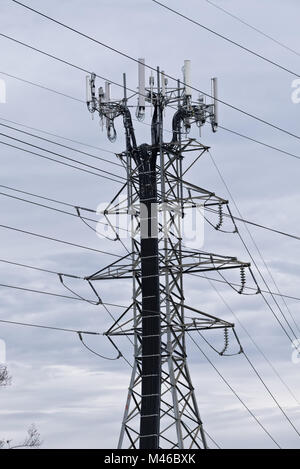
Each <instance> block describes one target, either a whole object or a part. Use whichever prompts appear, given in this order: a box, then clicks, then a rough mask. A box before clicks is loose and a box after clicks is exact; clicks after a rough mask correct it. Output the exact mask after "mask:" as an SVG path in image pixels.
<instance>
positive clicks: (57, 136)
mask: <svg viewBox="0 0 300 469" xmlns="http://www.w3.org/2000/svg"><path fill="white" fill-rule="evenodd" d="M0 36H1V34H0ZM22 44H23V43H22ZM23 45H25V46H27V45H26V44H23ZM27 47H29V46H27ZM40 52H41V53H42V51H40ZM58 60H59V59H58ZM0 73H2V74H3V75H7V76H10V77H12V78H15V79H16V80H20V81H23V82H25V83H27V84H30V85H33V86H37V87H40V85H38V84H37V83H34V82H30V81H28V80H24V79H23V78H20V77H16V76H14V75H10V74H8V73H5V72H0ZM97 76H98V75H97ZM103 79H106V78H103ZM106 80H108V79H106ZM108 81H110V82H111V80H108ZM115 84H116V85H118V86H121V85H120V84H118V83H115ZM42 88H44V89H45V90H47V91H51V92H53V93H58V94H60V95H63V96H64V97H66V98H71V99H73V98H72V97H70V96H68V95H65V94H64V93H61V92H57V91H55V90H53V89H51V88H47V87H44V86H42ZM126 89H127V90H129V91H133V90H131V89H130V88H127V87H126ZM74 99H76V100H77V101H80V102H82V103H84V104H86V103H85V101H83V100H80V99H77V98H74ZM0 120H3V121H5V122H9V123H11V124H16V125H19V126H21V127H24V128H27V129H30V130H35V131H37V132H41V133H44V134H46V135H50V136H52V137H56V138H61V139H63V140H67V141H70V142H73V143H77V144H79V145H83V146H86V147H90V148H94V149H95V150H101V151H104V152H106V153H111V154H112V155H115V152H113V151H110V150H107V149H105V148H100V147H96V146H94V145H90V144H88V143H84V142H80V141H78V140H74V139H71V138H67V137H64V136H62V135H58V134H55V133H53V132H47V131H45V130H42V129H37V128H36V127H31V126H28V125H25V124H21V123H19V122H15V121H11V120H9V119H4V118H3V117H0ZM134 120H136V119H134ZM139 122H140V121H139ZM140 123H142V124H144V125H148V126H149V125H151V124H148V123H147V122H140ZM218 128H219V129H222V130H225V131H227V132H230V133H232V134H234V135H237V136H239V137H241V138H244V139H246V140H249V141H251V142H253V143H257V144H258V145H262V146H264V147H266V148H270V149H272V150H275V151H277V152H279V153H282V154H284V155H287V156H292V157H293V158H296V159H300V156H299V155H295V154H294V153H291V152H288V151H286V150H282V149H281V148H278V147H275V146H274V145H269V144H267V143H265V142H261V141H259V140H257V139H255V138H253V137H250V136H247V135H244V134H241V133H240V132H237V131H234V130H232V129H228V128H226V127H223V126H221V125H219V126H218ZM164 130H165V131H166V132H170V133H172V131H171V130H167V129H164ZM75 151H77V150H75ZM105 161H107V162H110V161H109V160H105ZM110 163H111V164H115V165H117V164H118V163H113V162H110Z"/></svg>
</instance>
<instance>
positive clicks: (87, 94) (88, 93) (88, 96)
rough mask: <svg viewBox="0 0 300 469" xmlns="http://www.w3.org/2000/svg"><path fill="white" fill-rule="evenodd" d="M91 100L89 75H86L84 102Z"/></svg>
mask: <svg viewBox="0 0 300 469" xmlns="http://www.w3.org/2000/svg"><path fill="white" fill-rule="evenodd" d="M91 101H92V90H91V77H90V76H89V75H88V76H87V77H86V102H87V103H90V102H91Z"/></svg>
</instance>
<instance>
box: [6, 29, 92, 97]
mask: <svg viewBox="0 0 300 469" xmlns="http://www.w3.org/2000/svg"><path fill="white" fill-rule="evenodd" d="M0 36H3V37H6V36H5V35H3V34H1V33H0ZM0 74H1V75H5V76H6V77H9V78H13V79H14V80H18V81H22V82H23V83H26V84H27V85H32V86H35V87H37V88H41V89H43V90H45V91H51V93H55V94H58V95H60V96H64V97H65V98H69V99H72V100H73V101H78V102H80V103H85V101H83V100H82V99H79V98H75V97H74V96H70V95H69V94H66V93H62V92H61V91H57V90H54V89H53V88H49V87H48V86H44V85H40V84H38V83H34V82H33V81H30V80H25V78H20V77H17V76H16V75H12V74H10V73H6V72H2V71H0Z"/></svg>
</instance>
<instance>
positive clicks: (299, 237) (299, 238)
mask: <svg viewBox="0 0 300 469" xmlns="http://www.w3.org/2000/svg"><path fill="white" fill-rule="evenodd" d="M0 187H1V186H0ZM205 210H207V211H208V212H211V213H218V211H217V210H215V209H213V208H208V207H205ZM223 216H225V217H226V218H233V219H234V220H236V221H240V222H243V223H246V224H247V225H253V226H256V227H257V228H262V229H264V230H267V231H271V232H273V233H277V234H280V235H282V236H287V237H288V238H293V239H296V240H298V241H300V236H296V235H293V234H290V233H286V232H285V231H281V230H276V229H275V228H270V227H269V226H265V225H261V224H260V223H256V222H254V221H250V220H245V219H244V218H241V217H237V216H235V215H229V214H228V213H223Z"/></svg>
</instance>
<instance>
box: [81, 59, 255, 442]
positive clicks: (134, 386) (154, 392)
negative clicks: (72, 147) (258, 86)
mask: <svg viewBox="0 0 300 469" xmlns="http://www.w3.org/2000/svg"><path fill="white" fill-rule="evenodd" d="M183 76H184V79H183V82H181V81H179V80H178V82H177V86H176V87H173V88H172V87H170V86H168V81H167V79H166V77H165V75H164V72H162V71H160V69H159V68H157V72H156V76H153V74H152V73H151V76H150V79H149V86H148V87H147V86H146V80H145V60H144V59H139V64H138V92H137V94H136V95H137V100H138V102H137V108H136V117H137V119H138V120H139V121H141V120H143V119H144V117H145V110H146V103H147V106H150V107H152V123H151V143H150V144H146V143H143V144H140V145H138V144H137V139H136V135H135V130H134V128H133V123H132V117H131V112H130V107H129V104H128V98H127V93H126V76H125V74H124V75H123V82H124V96H123V98H122V99H121V100H117V101H114V100H112V98H111V96H110V86H109V84H106V86H105V94H104V95H103V88H100V89H99V97H98V98H97V97H96V93H95V75H92V76H91V77H87V84H88V86H87V105H88V109H89V111H90V112H92V113H94V112H97V113H98V114H99V116H100V118H101V120H102V121H103V120H104V121H105V125H106V131H107V136H108V138H109V139H110V140H111V141H114V140H115V138H116V131H115V127H114V120H115V119H116V118H117V117H118V116H122V117H123V124H124V128H125V136H126V150H125V151H124V152H122V153H121V154H118V155H117V156H118V157H119V159H120V160H121V161H122V163H123V164H124V167H125V168H126V173H127V184H126V188H125V189H124V191H125V194H126V197H125V199H126V200H125V202H124V201H123V199H122V200H121V201H120V202H119V203H116V199H114V203H113V204H109V206H108V207H107V209H106V210H105V214H106V216H107V217H109V216H110V215H114V214H116V213H118V214H121V213H123V214H126V215H127V216H129V217H130V223H131V234H132V235H131V241H130V249H131V251H130V253H129V254H127V255H125V256H124V257H122V258H120V259H119V260H117V261H116V262H114V263H113V264H110V265H108V266H105V267H103V268H102V269H101V270H99V271H98V272H96V273H94V274H92V275H91V276H89V277H88V278H87V280H89V281H90V282H96V281H97V282H99V281H101V280H104V279H111V280H114V281H115V282H116V281H118V280H122V279H128V278H131V279H132V303H131V304H130V306H129V307H128V308H127V309H126V311H124V312H123V313H122V314H121V315H120V317H119V318H118V319H117V320H116V321H115V322H114V323H113V325H112V326H111V327H110V328H109V330H108V331H107V333H106V335H107V336H108V337H109V338H111V339H113V338H114V339H115V338H117V337H118V336H124V335H128V336H131V337H133V341H134V364H133V370H132V374H131V380H130V385H129V390H128V396H127V400H126V406H125V411H124V417H123V421H122V426H121V432H120V438H119V443H118V447H119V448H122V447H128V448H134V449H135V448H141V449H157V448H160V447H162V448H163V447H167V448H174V449H176V448H177V449H182V448H207V442H206V437H205V432H204V430H203V425H202V421H201V418H200V413H199V409H198V405H197V401H196V397H195V392H194V387H193V385H192V381H191V376H190V372H189V367H188V363H187V351H186V335H187V334H191V333H193V332H194V331H205V330H213V329H218V330H219V329H224V331H225V337H226V344H225V347H224V350H223V351H222V353H221V354H224V352H225V351H226V349H227V347H228V331H230V330H231V331H232V332H233V334H234V336H235V331H234V324H231V323H228V322H227V321H224V320H222V319H220V318H217V317H214V316H212V315H209V314H207V313H204V312H203V311H201V310H199V309H197V308H195V307H194V306H190V305H188V303H187V301H186V299H185V295H184V282H183V279H184V275H185V274H188V273H189V274H191V273H197V272H207V271H209V270H217V271H221V270H225V269H226V270H228V269H239V270H241V272H243V278H244V279H245V272H244V271H245V269H246V268H248V267H249V264H248V263H244V262H240V261H238V260H237V259H236V258H235V257H228V256H222V255H217V254H212V253H207V252H205V251H200V250H198V249H191V248H187V247H185V245H184V244H183V238H184V232H183V231H184V228H185V229H186V227H185V226H184V220H185V219H186V214H187V211H189V210H190V211H192V210H195V208H197V207H199V206H201V207H202V208H203V207H210V208H213V207H215V208H217V211H218V213H219V220H218V223H216V224H215V225H214V228H215V229H217V230H220V229H221V227H222V224H223V209H226V207H227V204H228V202H227V201H226V200H224V199H222V198H221V197H218V196H216V195H215V194H214V193H212V192H210V191H207V190H205V189H203V188H201V187H198V186H197V185H195V184H193V183H190V182H188V181H187V180H186V179H185V174H186V173H187V172H188V171H189V169H190V168H191V167H192V166H193V164H194V163H195V161H196V160H197V159H198V158H199V157H201V156H202V155H204V154H205V153H206V152H207V150H208V149H209V147H207V146H205V145H203V144H202V143H200V142H198V141H197V140H195V139H193V138H189V137H188V132H189V131H190V128H191V126H192V125H197V126H198V127H199V128H201V127H202V126H203V125H204V124H205V123H206V122H207V121H209V122H210V123H211V127H212V130H213V132H215V131H216V130H217V127H218V113H217V79H216V78H213V79H212V88H213V96H214V100H213V102H212V103H210V104H206V103H205V100H204V97H203V96H200V98H199V100H198V101H197V102H194V101H193V99H192V89H191V63H190V61H189V60H186V61H185V63H184V67H183ZM130 99H132V96H131V98H130ZM168 106H172V108H171V109H172V112H173V109H174V107H175V112H173V116H172V119H171V122H172V138H171V140H170V141H169V142H167V143H166V142H165V141H164V138H163V124H164V113H165V112H170V111H169V107H168ZM192 155H195V156H196V159H195V160H192ZM186 163H187V168H186V167H185V164H186ZM229 213H230V212H229ZM231 220H232V223H233V232H234V230H235V225H234V221H233V219H231ZM118 234H119V233H118ZM250 272H251V271H250ZM242 288H243V287H242ZM239 293H242V289H241V291H240V292H239ZM235 337H236V336H235Z"/></svg>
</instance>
